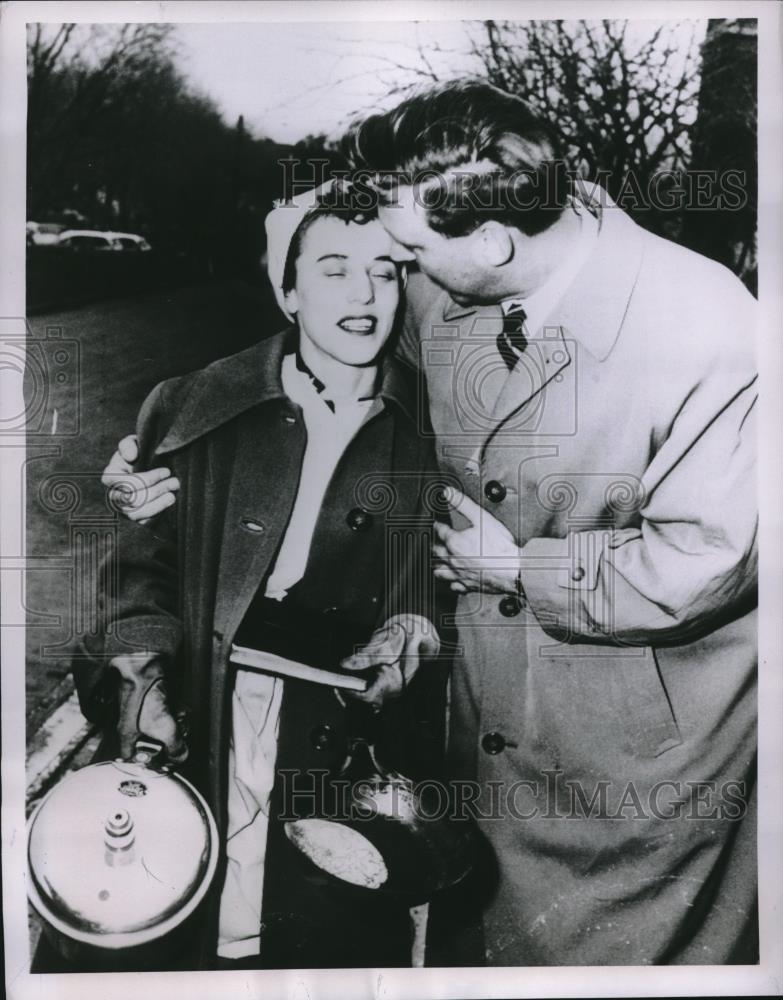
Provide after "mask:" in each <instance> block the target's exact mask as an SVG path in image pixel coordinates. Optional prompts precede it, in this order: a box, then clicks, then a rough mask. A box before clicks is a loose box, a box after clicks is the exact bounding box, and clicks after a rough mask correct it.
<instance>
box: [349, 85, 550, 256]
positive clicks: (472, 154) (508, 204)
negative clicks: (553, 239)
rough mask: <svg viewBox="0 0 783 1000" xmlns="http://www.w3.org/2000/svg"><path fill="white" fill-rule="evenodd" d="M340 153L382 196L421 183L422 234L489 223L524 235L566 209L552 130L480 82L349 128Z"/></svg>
mask: <svg viewBox="0 0 783 1000" xmlns="http://www.w3.org/2000/svg"><path fill="white" fill-rule="evenodd" d="M343 149H344V152H345V155H346V157H347V159H348V161H349V163H350V164H351V166H352V167H353V168H354V170H356V171H358V172H360V173H365V172H368V173H370V174H372V175H375V176H376V184H377V186H378V187H379V188H380V190H381V193H382V196H383V194H384V193H385V195H386V196H387V197H392V198H393V187H394V185H395V184H399V183H401V184H410V185H414V186H415V185H417V184H419V183H421V184H422V186H421V188H417V189H416V188H415V189H416V190H417V191H418V197H419V199H420V201H421V203H422V204H423V205H424V207H425V208H426V210H427V219H428V222H429V225H430V227H431V228H432V229H433V230H435V231H436V232H439V233H442V234H443V235H445V236H464V235H466V234H467V233H470V232H473V231H474V230H475V229H477V228H478V227H479V226H480V225H481V224H482V223H483V222H485V221H487V220H489V219H494V220H495V221H498V222H501V223H503V224H504V225H508V226H515V227H516V228H517V229H519V230H521V231H522V232H523V233H527V234H528V235H530V236H533V235H535V234H536V233H540V232H542V231H543V230H545V229H547V228H548V227H549V226H550V225H552V223H553V222H555V221H556V220H557V219H558V218H559V216H560V214H561V213H562V211H563V209H564V208H565V206H566V205H567V204H568V179H567V172H566V170H565V164H564V162H563V158H562V151H561V146H560V141H559V138H558V135H557V132H556V130H555V129H554V128H553V127H552V126H551V125H550V124H549V122H547V121H545V120H544V119H542V118H541V117H540V116H539V115H537V114H536V113H535V112H534V111H533V110H532V109H531V108H530V106H529V105H528V104H527V103H526V102H525V101H524V100H522V98H520V97H515V96H512V95H511V94H507V93H505V92H504V91H502V90H498V88H497V87H493V86H492V85H491V84H489V83H487V82H486V81H484V80H473V79H463V80H458V81H455V82H451V83H447V84H442V85H439V86H437V87H433V88H431V89H428V90H426V91H424V92H422V93H419V94H417V95H416V96H414V97H410V98H408V99H407V100H405V101H403V102H402V103H401V104H399V105H398V106H397V107H396V108H394V109H393V110H391V111H387V112H385V113H384V114H376V115H372V116H370V117H369V118H366V119H365V120H364V121H359V122H356V123H355V124H354V125H353V126H352V127H351V128H350V129H349V131H348V133H347V134H346V136H345V138H344V140H343Z"/></svg>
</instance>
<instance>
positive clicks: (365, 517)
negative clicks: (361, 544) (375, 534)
mask: <svg viewBox="0 0 783 1000" xmlns="http://www.w3.org/2000/svg"><path fill="white" fill-rule="evenodd" d="M345 523H346V524H347V525H348V527H349V528H350V529H351V531H367V530H368V528H370V527H371V525H372V514H369V513H368V512H367V511H366V510H362V508H361V507H354V508H353V510H351V511H349V512H348V516H347V517H346V519H345Z"/></svg>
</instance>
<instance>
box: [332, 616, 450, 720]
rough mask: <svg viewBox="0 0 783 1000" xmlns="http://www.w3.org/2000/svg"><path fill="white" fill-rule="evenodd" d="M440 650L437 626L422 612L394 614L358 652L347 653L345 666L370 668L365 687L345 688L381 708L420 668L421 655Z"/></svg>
mask: <svg viewBox="0 0 783 1000" xmlns="http://www.w3.org/2000/svg"><path fill="white" fill-rule="evenodd" d="M439 650H440V640H439V639H438V636H437V633H436V631H435V627H434V626H433V625H432V623H431V622H429V621H428V620H427V619H426V618H423V617H422V616H421V615H412V614H411V615H395V616H394V617H393V618H389V619H388V621H386V622H385V623H384V624H383V625H382V626H381V627H380V628H378V629H376V630H375V631H374V632H373V634H372V635H371V636H370V639H369V641H368V642H367V643H366V645H364V646H363V647H362V648H361V649H360V650H359V651H358V652H357V653H354V654H353V655H352V656H349V657H347V658H346V659H345V660H343V661H342V663H341V664H340V666H341V667H342V668H343V670H351V671H360V670H368V671H369V670H371V671H373V673H371V674H370V675H369V684H368V685H367V690H366V691H344V692H342V693H343V694H345V695H346V696H347V697H350V698H356V699H357V700H358V701H364V702H366V703H367V704H369V705H374V706H375V707H376V708H378V709H380V708H381V707H382V706H383V704H384V702H386V701H387V700H389V699H392V698H399V697H400V695H401V694H403V692H404V691H405V688H406V687H407V686H408V684H410V682H411V680H412V679H413V676H414V674H415V673H416V671H417V670H418V669H419V665H420V663H421V659H422V657H432V656H437V654H438V651H439Z"/></svg>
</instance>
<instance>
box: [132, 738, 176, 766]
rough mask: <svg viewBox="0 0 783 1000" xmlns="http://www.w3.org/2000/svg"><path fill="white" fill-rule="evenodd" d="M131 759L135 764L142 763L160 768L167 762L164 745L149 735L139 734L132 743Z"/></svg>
mask: <svg viewBox="0 0 783 1000" xmlns="http://www.w3.org/2000/svg"><path fill="white" fill-rule="evenodd" d="M132 760H133V762H134V763H135V764H144V765H145V766H146V767H152V768H155V769H156V770H161V769H162V768H163V767H165V766H166V765H167V763H168V757H167V754H166V747H165V745H164V744H163V743H161V741H160V740H154V739H152V738H151V737H149V736H139V737H138V738H137V740H136V742H135V743H134V745H133V757H132Z"/></svg>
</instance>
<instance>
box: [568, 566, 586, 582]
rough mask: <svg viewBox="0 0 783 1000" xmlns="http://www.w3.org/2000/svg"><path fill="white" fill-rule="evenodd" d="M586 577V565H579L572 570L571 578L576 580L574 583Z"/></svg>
mask: <svg viewBox="0 0 783 1000" xmlns="http://www.w3.org/2000/svg"><path fill="white" fill-rule="evenodd" d="M584 578H585V568H584V566H577V567H576V568H575V569H573V570H572V571H571V579H572V580H573V581H574V583H579V581H580V580H584Z"/></svg>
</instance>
